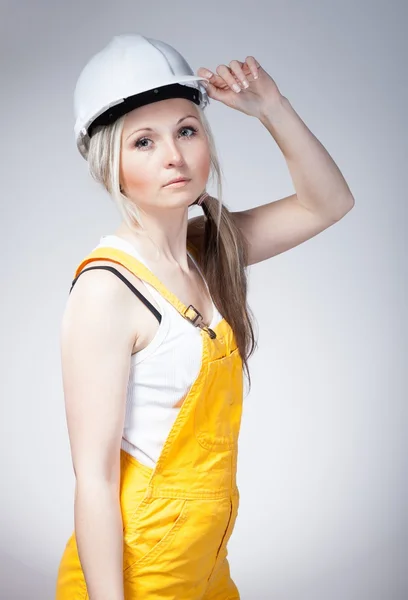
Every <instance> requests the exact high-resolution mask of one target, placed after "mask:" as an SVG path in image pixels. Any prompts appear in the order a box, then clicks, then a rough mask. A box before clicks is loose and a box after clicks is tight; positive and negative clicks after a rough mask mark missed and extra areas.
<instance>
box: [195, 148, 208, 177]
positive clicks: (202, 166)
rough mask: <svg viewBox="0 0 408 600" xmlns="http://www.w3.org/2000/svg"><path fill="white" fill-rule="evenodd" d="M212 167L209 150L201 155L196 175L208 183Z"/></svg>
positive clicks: (198, 158) (198, 159) (197, 163)
mask: <svg viewBox="0 0 408 600" xmlns="http://www.w3.org/2000/svg"><path fill="white" fill-rule="evenodd" d="M210 167H211V160H210V154H209V151H208V149H205V150H204V151H203V152H201V153H200V154H199V156H198V157H197V161H196V174H197V177H198V178H199V179H203V180H204V181H206V180H207V179H208V176H209V173H210Z"/></svg>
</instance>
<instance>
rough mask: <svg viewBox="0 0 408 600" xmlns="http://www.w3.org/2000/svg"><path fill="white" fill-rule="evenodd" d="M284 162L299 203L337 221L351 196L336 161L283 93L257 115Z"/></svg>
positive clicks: (352, 203) (349, 201) (350, 203)
mask: <svg viewBox="0 0 408 600" xmlns="http://www.w3.org/2000/svg"><path fill="white" fill-rule="evenodd" d="M260 121H261V123H262V124H263V125H264V126H265V127H266V128H267V130H268V131H269V133H270V134H271V135H272V136H273V138H274V139H275V141H276V143H277V144H278V146H279V148H280V150H281V151H282V154H283V156H284V158H285V160H286V163H287V165H288V169H289V172H290V175H291V177H292V181H293V184H294V187H295V190H296V194H297V197H298V200H299V202H301V203H302V204H303V205H304V206H305V207H306V208H308V209H310V210H313V211H314V212H320V213H321V214H322V215H325V216H327V217H329V218H333V219H334V220H337V219H338V218H341V217H342V216H344V214H345V213H346V212H348V210H350V209H351V208H352V207H353V205H354V198H353V196H352V194H351V191H350V188H349V187H348V185H347V182H346V181H345V179H344V177H343V175H342V174H341V172H340V170H339V168H338V167H337V165H336V163H335V162H334V161H333V159H332V158H331V156H330V155H329V153H328V152H327V150H326V149H325V148H324V146H323V145H322V144H321V143H320V142H319V140H318V139H317V138H316V137H315V136H314V135H313V133H312V132H311V131H310V130H309V129H308V127H307V126H306V124H305V123H304V122H303V121H302V119H301V118H300V117H299V115H298V114H297V113H296V111H295V110H294V109H293V107H292V106H291V104H290V102H289V100H288V99H287V98H286V97H285V96H281V98H280V100H279V101H274V102H273V103H271V104H270V105H269V106H267V107H265V108H264V110H263V111H262V115H261V117H260Z"/></svg>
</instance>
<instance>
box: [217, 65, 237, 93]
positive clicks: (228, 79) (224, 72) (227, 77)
mask: <svg viewBox="0 0 408 600" xmlns="http://www.w3.org/2000/svg"><path fill="white" fill-rule="evenodd" d="M217 73H218V75H219V76H220V77H221V79H223V80H224V82H225V83H226V84H227V85H228V86H229V87H230V88H231V89H232V90H233V91H234V92H237V93H239V92H240V91H241V87H240V86H239V85H238V83H237V82H236V79H235V77H234V76H233V75H232V73H231V72H230V70H229V68H228V67H227V65H219V66H218V67H217ZM211 83H213V81H212V80H211Z"/></svg>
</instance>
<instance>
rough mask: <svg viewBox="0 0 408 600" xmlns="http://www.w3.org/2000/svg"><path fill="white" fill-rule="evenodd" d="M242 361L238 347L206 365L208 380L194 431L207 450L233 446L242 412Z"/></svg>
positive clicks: (197, 407) (226, 448)
mask: <svg viewBox="0 0 408 600" xmlns="http://www.w3.org/2000/svg"><path fill="white" fill-rule="evenodd" d="M242 390H243V379H242V361H241V359H240V356H239V350H238V348H235V349H234V350H233V351H232V352H231V354H229V355H228V356H225V357H223V358H219V359H218V360H213V361H211V362H209V363H208V365H207V374H206V384H205V387H204V389H203V391H202V394H201V395H200V397H199V398H197V403H196V407H195V425H194V427H195V434H196V438H197V441H198V442H199V444H200V445H201V446H202V447H203V448H205V449H206V450H215V451H216V450H230V449H231V448H232V447H233V446H234V444H235V443H236V442H237V440H238V435H239V429H240V424H241V413H242Z"/></svg>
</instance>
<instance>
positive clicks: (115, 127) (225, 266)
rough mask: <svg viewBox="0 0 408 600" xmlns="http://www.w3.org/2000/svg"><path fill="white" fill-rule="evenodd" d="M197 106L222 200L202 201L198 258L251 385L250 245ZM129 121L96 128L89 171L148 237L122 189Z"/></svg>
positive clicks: (125, 217) (134, 227) (130, 222)
mask: <svg viewBox="0 0 408 600" xmlns="http://www.w3.org/2000/svg"><path fill="white" fill-rule="evenodd" d="M197 108H198V113H199V117H200V120H201V124H202V126H203V129H204V131H205V134H206V136H207V140H208V144H209V150H210V165H211V168H210V178H211V177H213V176H214V175H215V177H216V181H217V192H218V198H214V197H213V196H210V195H208V196H207V197H206V199H205V200H204V201H203V203H202V204H201V207H202V209H203V212H204V215H205V218H204V223H203V225H204V228H203V236H204V240H203V246H202V247H203V251H202V252H201V254H200V255H198V256H197V259H198V261H199V264H200V267H201V269H202V271H203V274H204V277H205V279H206V281H207V285H208V287H209V290H210V293H211V296H212V298H213V300H214V304H215V305H216V307H217V309H218V310H219V312H220V313H221V314H222V315H223V317H224V318H225V320H226V321H227V322H228V323H229V325H230V326H231V328H232V330H233V332H234V336H235V339H236V342H237V346H238V349H239V353H240V355H241V358H242V361H243V366H244V369H245V371H246V374H247V377H248V381H249V389H250V387H251V377H250V373H249V368H248V359H249V357H250V356H251V355H252V354H253V352H254V350H255V348H256V345H257V343H256V340H255V335H254V330H253V325H252V320H253V318H254V317H253V313H252V311H251V309H250V308H249V306H248V304H247V287H248V284H247V273H246V264H247V243H246V240H245V238H244V236H243V235H242V233H241V230H240V229H239V228H238V227H237V226H236V224H235V222H234V220H233V217H232V215H231V212H230V211H229V210H228V208H227V207H226V206H225V205H224V204H223V202H222V200H221V198H222V173H221V167H220V163H219V160H218V156H217V151H216V147H215V141H214V136H213V134H212V131H211V127H210V124H209V122H208V120H207V117H206V116H205V114H204V111H203V110H202V109H200V108H199V107H197ZM124 121H125V116H123V117H120V118H119V119H118V120H116V121H115V122H114V123H112V124H111V125H107V126H101V127H98V128H96V129H95V132H94V134H93V135H92V137H91V139H90V143H89V149H88V156H87V159H88V165H89V172H90V174H91V176H92V177H93V178H94V179H95V180H96V181H97V182H98V183H100V184H101V185H102V186H103V187H104V188H105V190H106V191H107V192H108V193H109V194H110V196H111V198H112V199H113V201H114V202H115V204H116V206H117V208H118V210H119V212H120V214H121V216H122V218H123V220H124V221H125V223H126V224H127V226H128V227H129V229H131V230H132V231H134V232H135V233H137V234H138V235H147V232H146V231H145V230H144V228H143V220H142V214H141V211H140V210H139V209H138V207H137V206H136V204H135V203H134V201H132V200H130V199H129V198H127V197H126V196H125V195H124V194H123V193H122V190H121V185H120V156H121V138H122V130H123V125H124ZM248 391H249V390H248Z"/></svg>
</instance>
